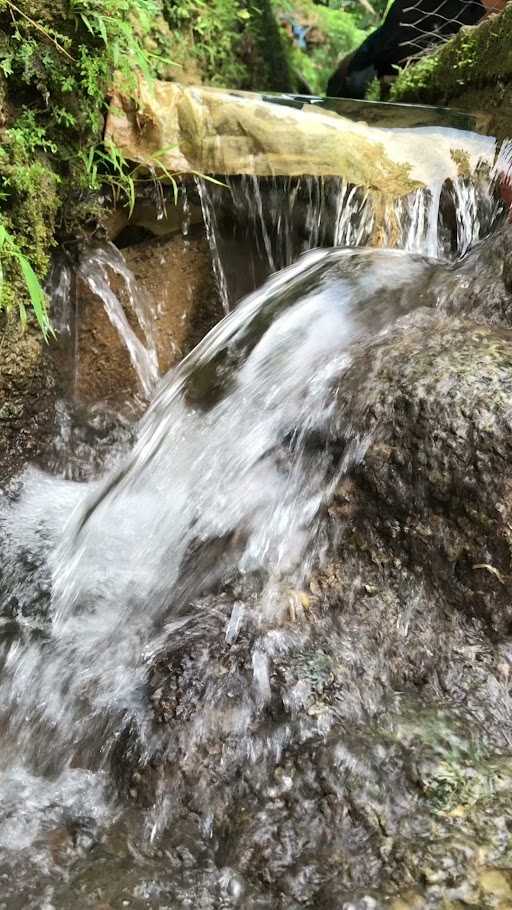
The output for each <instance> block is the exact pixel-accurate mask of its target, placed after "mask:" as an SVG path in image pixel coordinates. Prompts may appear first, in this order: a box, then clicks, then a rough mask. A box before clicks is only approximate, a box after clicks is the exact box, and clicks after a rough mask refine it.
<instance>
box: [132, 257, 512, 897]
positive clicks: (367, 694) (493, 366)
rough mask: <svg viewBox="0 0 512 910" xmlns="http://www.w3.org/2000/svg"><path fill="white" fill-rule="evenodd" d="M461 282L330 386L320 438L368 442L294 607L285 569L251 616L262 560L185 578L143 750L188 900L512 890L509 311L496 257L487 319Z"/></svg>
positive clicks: (159, 819) (175, 885)
mask: <svg viewBox="0 0 512 910" xmlns="http://www.w3.org/2000/svg"><path fill="white" fill-rule="evenodd" d="M489 267H490V266H489ZM450 274H454V273H453V272H450ZM454 281H455V283H454V284H453V285H452V286H451V288H452V298H451V302H452V305H453V308H454V310H453V312H452V314H451V315H447V314H446V313H444V312H442V311H438V312H436V311H435V310H434V309H430V310H429V309H426V308H424V309H422V310H420V311H417V312H416V313H414V314H412V315H410V316H407V317H404V318H402V319H401V320H399V321H398V322H397V323H395V324H394V326H393V327H392V329H391V330H388V331H387V332H385V333H383V334H382V335H381V336H380V337H379V338H378V339H376V340H375V341H374V342H372V343H371V344H370V345H369V346H364V345H361V346H360V347H359V348H358V349H355V350H354V356H353V359H352V363H351V364H350V365H349V366H348V367H346V368H345V369H344V371H343V374H342V376H340V380H341V379H343V381H340V382H339V383H337V384H336V386H335V388H334V389H333V395H334V397H335V403H336V412H335V418H334V421H333V423H332V424H331V426H330V428H329V432H327V433H326V432H325V428H320V429H319V431H318V433H317V434H315V433H312V436H311V440H310V445H311V451H312V453H314V451H315V448H316V447H318V446H322V447H323V446H325V445H327V446H328V447H329V449H330V451H331V453H332V461H333V472H334V471H335V467H336V464H337V463H339V461H340V460H341V459H342V458H343V456H344V453H345V451H346V447H347V444H348V443H349V442H350V440H351V439H353V437H354V435H355V436H356V437H357V438H360V439H363V438H364V439H365V440H366V449H365V451H366V454H365V456H364V459H363V461H362V462H361V464H360V465H358V466H357V467H355V468H353V469H352V470H351V472H350V473H349V474H348V475H347V476H346V477H345V478H344V480H343V481H342V482H340V483H338V485H337V487H336V491H335V494H334V496H333V498H332V500H331V501H330V503H329V504H328V507H327V509H326V513H325V518H324V522H323V527H322V532H321V533H322V535H323V539H324V553H325V557H324V559H323V561H322V565H321V566H318V567H317V568H316V569H315V571H314V572H313V575H312V577H311V578H310V579H308V583H307V588H308V591H307V593H306V591H304V592H294V594H293V603H294V604H295V606H296V609H295V610H293V611H290V596H291V595H290V591H288V590H286V586H284V587H283V590H282V592H281V593H280V594H277V595H276V597H277V600H278V601H279V603H280V604H281V607H282V608H281V609H280V610H279V609H278V608H277V605H275V606H276V610H275V613H274V614H273V617H274V618H273V621H271V622H269V624H268V625H265V624H263V625H262V624H261V623H259V622H258V617H259V615H260V613H259V598H260V597H261V593H262V580H261V579H258V578H250V577H247V576H245V577H237V576H236V573H235V576H234V577H232V578H231V579H230V582H229V584H226V583H224V584H223V585H220V586H219V584H218V582H217V587H214V589H212V590H211V591H210V592H209V593H208V592H205V591H203V590H201V591H200V592H199V593H197V591H196V592H194V597H193V598H192V600H193V609H194V615H196V616H198V617H199V620H198V621H197V628H196V626H194V632H193V635H192V636H191V637H190V638H189V640H188V642H184V641H176V640H174V641H172V640H171V641H169V643H168V646H167V648H164V649H163V652H162V654H161V655H160V657H159V659H158V660H157V661H155V664H154V666H153V669H152V672H151V675H150V679H149V684H148V702H149V703H150V704H151V705H152V711H153V713H154V718H155V731H157V733H156V734H155V735H157V738H158V742H159V747H158V750H157V751H156V752H155V754H154V755H153V758H152V761H151V762H150V763H147V758H144V757H143V753H142V751H140V750H139V751H138V752H137V751H133V750H132V751H131V759H132V761H134V763H135V764H137V758H138V762H139V767H138V768H137V773H138V774H139V775H140V776H141V778H142V785H141V791H142V790H144V797H142V796H139V797H138V798H139V799H140V800H141V801H142V799H143V804H144V805H151V804H153V806H156V809H155V810H154V811H155V813H156V816H155V817H156V822H155V824H157V826H160V827H159V830H160V831H161V832H162V842H163V843H164V844H165V849H166V851H167V855H168V856H169V858H170V861H171V863H172V865H173V880H172V882H171V883H169V885H168V887H169V892H168V893H169V894H170V895H172V899H171V903H172V902H173V901H174V902H175V904H176V906H180V901H181V902H183V901H184V900H192V901H193V900H199V898H200V896H201V895H202V894H203V893H204V890H205V889H206V890H208V888H211V892H210V893H211V900H210V903H208V902H205V903H204V906H205V907H209V906H211V907H215V906H218V905H221V903H220V902H221V900H224V901H225V902H226V906H237V903H236V900H235V898H234V897H233V896H231V897H229V895H228V896H226V895H227V892H226V890H224V891H222V888H221V885H220V882H222V881H225V879H224V878H223V876H225V875H227V873H226V871H225V870H236V876H237V883H238V884H239V885H240V887H241V889H242V891H241V893H243V906H244V908H247V910H253V908H254V910H256V908H258V910H260V908H263V907H265V908H266V907H269V908H270V907H272V908H274V907H281V908H286V910H290V908H293V910H295V908H296V907H297V908H298V907H300V906H312V907H313V906H318V907H322V910H338V908H340V907H345V908H349V907H350V908H352V907H353V908H362V907H373V908H375V910H381V908H382V910H383V908H384V907H389V906H391V907H393V908H394V910H407V908H411V910H420V908H425V910H441V908H447V907H449V908H451V910H456V908H461V907H465V906H475V907H479V908H480V907H481V908H482V910H483V908H491V907H500V906H501V907H502V910H504V907H506V906H507V902H509V890H508V889H509V887H510V883H509V875H508V869H509V867H510V849H509V841H510V818H511V817H512V802H511V796H510V794H511V792H512V786H511V783H512V758H511V750H510V743H511V742H512V723H511V719H510V711H509V698H510V693H509V684H508V680H509V674H508V666H509V663H510V660H509V651H510V641H511V631H512V626H511V620H512V614H511V607H510V599H509V596H508V590H509V585H510V578H511V575H512V569H511V565H510V553H511V546H512V537H511V535H512V515H511V510H512V505H511V497H510V489H511V487H510V482H511V479H512V478H511V477H510V465H511V464H512V432H511V430H512V425H511V424H512V406H511V401H512V354H511V350H512V346H511V342H512V330H511V329H510V328H509V327H508V325H509V324H508V319H509V314H508V297H507V292H506V289H505V287H504V285H503V282H502V279H501V275H497V276H495V281H494V285H493V288H494V290H493V291H492V293H491V294H490V296H489V299H488V300H485V301H484V300H482V309H481V311H480V312H478V313H477V314H476V315H477V319H478V322H477V321H474V320H471V319H470V318H468V315H467V314H465V305H466V302H467V301H466V299H465V297H464V287H463V281H464V278H463V277H462V278H461V284H460V286H458V285H457V281H456V280H455V279H454ZM431 290H432V289H431ZM473 290H474V293H475V294H476V284H475V286H474V289H473ZM466 291H467V288H466ZM429 299H431V300H432V302H433V303H435V300H436V299H437V297H436V294H433V296H431V297H430V298H429ZM446 300H448V298H447V297H446ZM455 313H458V314H459V315H455ZM484 320H487V321H488V322H489V323H491V325H488V324H485V323H484ZM492 323H495V324H492ZM321 430H322V431H321ZM284 450H286V447H284ZM206 552H208V548H207V547H206ZM214 552H215V550H214ZM199 555H201V554H199ZM240 604H242V605H243V608H244V611H245V614H244V615H245V620H244V622H243V623H242V625H241V627H240V628H239V629H238V631H237V634H236V635H235V636H234V637H233V638H229V636H228V637H227V636H226V632H225V629H226V624H227V622H228V620H229V617H230V615H231V613H232V611H233V610H234V608H235V605H238V606H239V605H240ZM277 617H279V618H277ZM265 647H266V648H267V651H266V653H267V654H268V655H269V663H268V695H267V700H266V701H264V702H263V703H262V702H261V700H259V699H260V694H259V693H260V692H261V687H260V688H258V686H257V685H256V676H255V670H254V666H255V665H254V654H255V652H256V653H260V654H261V653H262V651H263V649H264V648H265ZM205 670H207V672H205ZM117 760H118V761H120V763H121V764H123V765H125V764H126V751H125V752H124V753H123V754H118V756H117ZM138 787H139V785H138ZM184 831H187V832H188V836H187V841H186V843H187V850H186V852H184V851H183V832H184ZM194 863H195V873H194V876H193V878H191V877H190V869H191V868H192V865H193V864H194ZM191 864H192V865H191ZM183 905H184V904H183Z"/></svg>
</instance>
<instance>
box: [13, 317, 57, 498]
mask: <svg viewBox="0 0 512 910" xmlns="http://www.w3.org/2000/svg"><path fill="white" fill-rule="evenodd" d="M0 332H1V335H0V348H1V353H0V480H3V481H5V480H6V479H7V478H8V477H10V476H12V475H13V474H15V473H16V472H17V471H18V470H19V469H20V468H21V467H22V466H23V465H24V464H25V463H26V462H27V461H34V460H36V459H37V458H39V456H40V455H41V454H42V452H43V451H44V450H45V447H46V445H47V443H48V440H49V435H50V432H51V427H52V420H53V406H54V395H55V377H54V370H53V367H52V364H51V362H50V359H49V357H48V346H47V345H45V343H44V341H43V339H42V336H41V335H40V333H39V332H38V330H37V329H36V328H33V327H31V326H29V327H27V329H26V330H25V331H23V329H22V328H21V326H20V324H19V321H18V319H17V317H16V316H14V315H13V316H11V317H7V316H5V314H4V315H3V317H2V326H1V329H0Z"/></svg>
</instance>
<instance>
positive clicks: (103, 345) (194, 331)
mask: <svg viewBox="0 0 512 910" xmlns="http://www.w3.org/2000/svg"><path fill="white" fill-rule="evenodd" d="M123 254H124V256H125V258H126V262H127V265H128V267H129V268H130V269H131V271H132V272H133V274H134V276H135V278H136V281H137V285H138V287H139V289H140V292H141V293H142V294H144V295H145V296H146V299H147V300H148V302H149V306H150V310H151V312H152V318H153V325H154V329H155V333H156V337H157V351H158V359H159V366H160V372H161V373H162V374H163V373H165V372H167V370H168V369H169V368H170V367H171V366H173V365H174V364H176V363H177V362H178V361H179V360H180V359H181V358H182V357H183V356H184V355H185V354H186V353H188V351H190V350H191V349H192V348H193V347H194V346H195V344H197V342H198V341H199V340H200V339H201V338H202V337H203V335H205V334H206V333H207V331H208V330H209V329H210V328H211V327H212V326H213V325H214V324H215V322H216V321H217V320H218V319H219V318H221V316H222V310H221V307H220V304H219V301H218V297H217V291H216V287H215V281H214V278H213V273H212V268H211V263H210V253H209V249H208V244H207V243H206V241H205V240H204V238H203V235H202V232H201V231H200V230H198V231H197V232H195V231H192V234H191V236H190V237H189V238H184V237H183V236H182V235H181V234H175V235H173V236H172V237H170V238H166V239H162V240H157V239H156V238H154V239H151V240H149V241H147V242H143V243H140V244H137V245H135V246H133V247H127V248H125V249H124V250H123ZM113 286H114V287H115V288H116V289H117V290H118V291H119V292H120V293H121V299H122V300H123V302H124V304H125V312H126V315H127V317H128V319H129V321H130V323H131V325H132V328H133V329H134V331H135V332H136V333H137V334H139V335H140V329H139V328H138V326H137V324H136V321H135V319H134V315H133V313H132V312H131V310H130V306H129V302H128V301H127V300H126V297H123V293H122V289H121V288H120V287H119V284H118V282H117V281H115V280H113ZM78 294H79V308H80V314H81V317H80V325H79V338H78V346H79V356H78V358H77V368H76V369H77V373H76V380H75V390H74V392H75V395H76V397H77V398H78V399H79V400H80V401H82V402H84V403H87V402H88V403H96V402H100V401H101V402H105V403H106V404H108V405H111V406H115V407H119V406H122V405H123V404H126V403H127V402H132V403H133V400H134V398H135V397H136V393H137V389H136V379H135V374H134V371H133V368H132V366H131V364H130V359H129V356H128V352H127V350H126V347H125V345H124V343H123V342H122V340H121V339H120V338H119V335H118V333H117V332H116V330H115V329H114V328H113V327H112V325H111V323H110V321H109V319H108V316H107V314H106V312H105V309H104V306H103V304H102V302H101V301H100V300H99V299H97V298H95V297H94V296H93V295H92V294H91V292H90V291H89V290H88V289H87V288H86V287H85V286H84V285H83V283H80V284H79V287H78Z"/></svg>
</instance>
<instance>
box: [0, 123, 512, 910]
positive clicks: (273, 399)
mask: <svg viewBox="0 0 512 910" xmlns="http://www.w3.org/2000/svg"><path fill="white" fill-rule="evenodd" d="M481 138H482V137H479V138H478V140H477V139H475V142H477V141H478V142H480V139H481ZM482 141H483V140H482ZM484 144H485V143H484ZM507 148H508V147H507ZM508 159H509V156H508V151H507V150H505V152H504V150H503V148H502V149H501V151H500V150H499V148H496V149H495V153H494V163H493V169H489V168H488V167H487V168H481V169H480V170H478V169H477V172H476V176H475V175H473V176H472V177H469V176H466V177H464V178H461V180H460V181H459V183H455V184H453V183H452V184H450V186H448V187H447V186H444V188H443V187H437V188H434V189H432V188H431V189H430V190H422V191H421V192H420V191H418V192H416V193H415V194H414V195H413V197H412V198H410V199H409V200H408V202H407V203H406V204H405V203H404V202H403V201H402V202H400V204H399V205H398V206H395V208H394V210H393V224H394V225H395V226H396V224H398V225H399V227H400V231H399V232H398V234H397V236H398V238H399V239H398V242H396V243H395V245H394V248H389V243H390V235H389V234H388V235H387V243H386V244H385V245H384V246H382V244H381V246H380V248H372V246H371V245H370V241H371V239H372V237H373V238H375V236H376V235H375V232H374V226H375V217H376V216H375V212H373V211H372V212H369V210H368V201H367V199H366V198H365V197H364V196H362V195H361V194H357V193H353V192H352V191H351V190H350V189H349V188H347V187H346V186H344V185H342V184H341V183H340V182H338V183H333V182H332V181H331V182H329V183H328V184H326V183H324V182H322V181H316V182H315V181H313V180H310V181H309V183H308V182H307V181H306V182H305V183H302V184H299V185H297V186H296V187H295V192H294V193H291V192H290V186H288V187H287V188H285V189H286V192H285V189H283V186H282V185H281V183H280V182H279V181H274V182H273V183H272V182H271V183H270V184H269V183H268V182H267V183H266V184H259V183H258V182H257V181H255V180H251V179H244V180H242V181H239V182H236V181H234V182H233V181H231V183H230V187H229V192H230V196H229V198H230V200H231V202H230V203H229V207H230V211H231V212H232V211H233V210H234V211H235V212H236V211H238V212H240V211H241V210H243V206H244V204H246V206H247V213H246V216H244V217H245V227H246V230H245V235H244V245H243V246H239V247H238V252H237V257H238V258H236V257H234V252H233V251H234V250H235V246H236V240H237V236H239V234H240V230H241V229H240V224H243V223H244V222H243V219H242V218H239V219H238V221H233V220H230V219H229V218H226V219H225V220H224V221H222V219H221V218H220V217H218V216H219V212H220V211H221V203H220V201H219V198H218V197H219V193H221V188H218V187H211V186H208V185H207V184H206V183H204V182H202V183H201V182H199V184H198V185H197V186H196V187H195V188H194V190H193V192H195V194H196V197H195V198H197V200H198V202H199V204H200V205H202V207H203V212H204V220H205V224H206V227H207V228H208V232H209V237H208V239H209V243H210V247H211V251H212V256H213V257H214V261H215V260H216V262H215V272H216V275H217V280H218V282H219V292H220V296H221V299H222V300H223V302H224V309H225V310H226V311H227V313H226V315H225V316H224V318H222V319H221V320H220V321H219V322H218V323H217V324H216V325H215V326H214V328H213V329H212V330H211V331H210V332H209V333H208V334H207V335H206V337H205V338H204V339H203V340H202V341H201V342H200V343H199V344H198V345H197V346H196V347H195V348H194V349H193V350H192V352H191V353H189V354H188V355H187V356H186V357H185V358H184V359H183V360H182V361H181V363H180V364H179V365H178V366H176V367H175V368H173V369H171V370H170V371H169V372H168V373H167V374H166V375H165V376H163V377H162V376H160V375H159V370H158V355H157V339H156V336H155V324H154V322H153V321H152V311H151V307H150V306H148V303H147V301H144V299H143V298H142V297H141V296H140V295H139V292H138V289H137V285H136V282H135V281H134V279H133V276H132V275H131V273H130V271H129V270H128V269H127V266H126V263H125V262H124V260H123V257H122V256H121V254H120V253H119V251H118V250H117V249H116V248H115V247H113V246H112V245H102V246H101V247H97V248H91V249H88V250H86V251H85V252H84V254H83V257H82V260H81V262H80V264H79V268H78V278H79V279H80V280H81V281H82V282H83V283H85V285H86V286H87V287H88V289H89V291H90V292H91V293H92V294H93V295H95V296H96V297H97V298H98V299H100V300H101V301H102V302H103V305H104V307H105V312H106V313H107V315H108V318H109V320H110V321H111V323H112V325H113V327H114V329H115V331H116V332H118V333H119V335H120V337H121V338H122V339H123V342H124V344H126V347H127V350H128V354H129V359H130V363H131V369H132V370H133V373H134V376H135V377H136V380H137V383H136V397H137V401H138V410H139V411H140V410H141V409H143V410H144V413H143V415H142V416H141V417H140V419H138V420H137V421H134V420H133V419H129V418H128V417H127V415H126V412H125V413H124V414H122V415H116V414H111V413H107V412H106V411H104V412H101V411H98V410H94V409H92V411H89V412H87V409H83V408H82V409H76V408H75V410H73V407H72V405H71V404H70V402H69V401H67V402H62V403H61V409H60V411H59V414H60V419H59V420H58V421H57V422H56V429H55V439H54V442H53V447H52V451H51V457H49V458H48V459H47V464H46V465H42V466H41V465H40V466H38V467H35V466H29V467H27V468H26V470H25V471H24V472H23V473H22V474H21V475H18V476H15V477H13V478H12V479H11V480H10V482H9V483H8V484H6V486H5V488H4V489H3V490H2V491H1V495H0V541H1V547H2V565H1V574H0V590H1V593H2V612H1V616H0V623H1V629H2V635H1V673H0V723H1V729H2V738H1V745H0V883H1V886H0V910H29V908H30V910H32V908H33V910H36V908H40V910H71V908H73V910H75V908H76V910H86V908H94V910H119V908H122V907H128V908H134V910H139V908H144V907H152V908H159V910H180V908H194V910H220V908H226V910H227V908H230V907H239V908H243V910H267V908H268V910H278V908H281V910H299V908H302V907H308V908H317V910H381V908H385V907H390V908H392V910H407V908H411V910H419V908H439V910H441V908H443V910H456V908H464V907H476V908H482V910H483V908H500V910H506V908H510V907H511V906H512V852H511V846H510V844H511V833H512V789H511V788H512V698H511V679H512V677H511V671H512V636H511V628H512V626H511V621H512V606H511V602H510V595H509V590H510V578H511V569H510V561H511V555H510V554H511V551H512V549H511V548H512V498H511V490H512V345H511V341H512V277H511V276H512V272H511V263H512V230H511V227H510V225H509V224H508V222H507V211H506V207H505V205H504V203H503V201H502V200H501V199H500V193H499V187H500V181H503V180H506V179H508V171H507V170H506V167H508ZM443 200H444V202H443ZM272 206H273V207H272ZM280 206H281V207H280ZM297 212H298V220H297V219H296V218H295V215H296V214H297ZM333 213H334V214H333ZM213 216H215V217H213ZM230 217H231V216H230ZM386 218H387V219H389V218H390V215H389V212H388V213H387V215H386ZM269 223H270V224H271V225H273V226H274V227H273V228H271V229H270V230H269ZM386 224H388V225H389V220H388V221H385V223H384V228H385V227H386ZM233 225H238V228H236V227H234V226H233ZM247 225H248V226H249V228H248V230H249V231H250V236H249V240H248V230H247ZM297 225H299V227H297ZM251 238H252V239H253V247H251V255H252V259H250V257H249V256H247V257H246V258H245V259H244V256H246V251H247V247H248V244H249V246H251ZM380 238H381V241H382V233H381V234H380ZM395 240H396V237H395ZM278 254H279V255H278ZM230 256H231V258H230ZM242 260H243V263H245V265H244V266H243V267H245V269H246V272H245V273H244V274H243V275H239V276H238V283H237V281H236V279H237V269H238V270H240V268H241V266H240V263H241V262H242ZM249 261H250V262H251V263H252V264H251V265H250V267H249ZM237 263H238V265H237ZM62 268H63V269H64V270H65V269H66V268H68V266H64V267H62ZM112 275H115V276H117V279H116V280H117V281H118V282H120V283H121V285H122V287H123V289H124V295H125V298H123V299H126V298H127V299H128V307H129V309H130V312H131V314H132V318H131V321H130V320H129V319H128V318H127V316H126V306H123V303H122V302H121V296H120V293H119V292H118V291H117V290H116V285H115V282H114V284H112V282H111V281H110V276H112ZM248 275H249V276H252V282H253V288H252V291H251V293H248V294H246V295H245V296H243V299H242V300H239V298H240V296H242V294H241V290H243V291H244V292H245V291H247V290H248V288H247V283H248V281H249V279H248V277H247V276H248ZM256 276H258V277H257V278H256ZM267 276H270V277H267ZM68 279H69V276H68V277H67V278H66V276H65V275H64V277H63V271H61V272H59V274H58V275H57V276H56V277H55V276H54V295H55V296H56V297H58V293H60V294H62V293H63V294H64V296H66V294H67V290H66V289H69V287H70V286H71V284H72V283H73V282H72V281H71V280H68ZM254 285H258V286H257V287H254ZM59 289H60V290H59ZM57 292H58V293H57ZM61 304H62V300H60V301H59V305H61ZM60 313H61V318H62V320H63V322H62V325H63V331H64V332H66V331H69V333H70V336H71V335H73V322H72V321H73V319H74V320H76V319H77V318H79V315H78V316H77V313H76V312H71V310H70V309H69V306H68V305H67V304H65V305H64V306H63V308H61V310H60ZM72 354H73V356H74V357H75V358H77V357H78V351H77V349H76V347H75V348H73V350H72ZM142 402H145V404H144V405H142ZM75 404H76V402H75ZM136 411H137V408H134V413H136ZM77 415H78V416H77ZM70 421H71V423H73V421H74V424H75V425H74V427H73V434H74V439H75V442H76V439H77V437H79V439H80V445H79V446H78V447H77V446H76V445H74V446H73V451H72V452H71V451H70V449H69V427H70Z"/></svg>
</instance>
